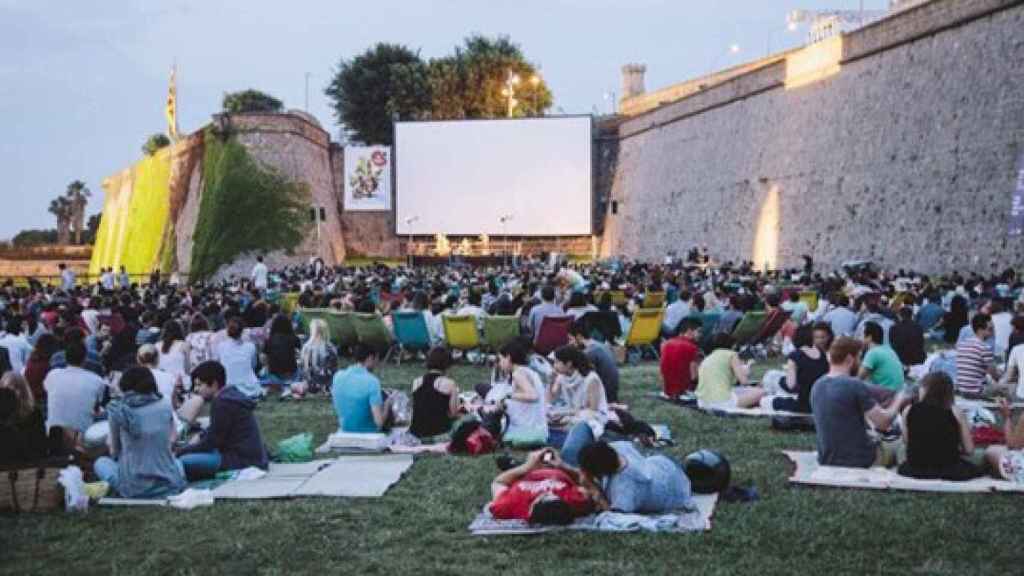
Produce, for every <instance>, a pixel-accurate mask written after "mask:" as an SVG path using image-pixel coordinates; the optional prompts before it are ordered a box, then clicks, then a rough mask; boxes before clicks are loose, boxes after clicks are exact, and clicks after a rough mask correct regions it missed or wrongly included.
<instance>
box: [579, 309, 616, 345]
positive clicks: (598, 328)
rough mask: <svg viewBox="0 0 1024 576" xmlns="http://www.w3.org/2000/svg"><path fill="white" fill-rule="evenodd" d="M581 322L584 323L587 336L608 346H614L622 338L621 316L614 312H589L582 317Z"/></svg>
mask: <svg viewBox="0 0 1024 576" xmlns="http://www.w3.org/2000/svg"><path fill="white" fill-rule="evenodd" d="M579 322H582V323H583V326H584V330H586V331H587V334H589V335H590V336H592V337H596V338H598V339H600V340H601V341H602V342H607V343H608V344H614V343H615V342H616V341H617V340H618V339H619V337H621V336H622V324H620V323H619V314H618V313H617V312H615V311H612V310H598V311H597V312H587V313H586V314H584V315H583V316H580V319H579Z"/></svg>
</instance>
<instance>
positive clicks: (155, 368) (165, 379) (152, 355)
mask: <svg viewBox="0 0 1024 576" xmlns="http://www.w3.org/2000/svg"><path fill="white" fill-rule="evenodd" d="M135 359H136V361H138V363H139V365H140V366H144V367H146V368H149V370H150V372H152V373H153V379H154V380H156V390H157V392H159V393H160V396H162V397H163V398H162V399H161V402H163V403H165V404H167V406H169V407H170V408H171V411H172V412H173V411H174V410H176V409H177V408H178V398H177V394H175V392H176V389H177V387H178V386H179V385H180V384H181V378H180V377H179V376H177V375H175V374H171V373H170V372H168V371H166V370H163V369H161V368H160V366H159V363H160V354H159V352H158V351H157V349H156V346H154V345H153V344H145V345H143V346H140V347H139V351H138V352H137V353H136V355H135Z"/></svg>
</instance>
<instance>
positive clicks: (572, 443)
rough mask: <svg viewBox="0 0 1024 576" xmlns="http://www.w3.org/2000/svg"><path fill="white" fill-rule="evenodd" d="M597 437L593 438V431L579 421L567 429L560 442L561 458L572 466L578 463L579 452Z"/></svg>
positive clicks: (577, 465)
mask: <svg viewBox="0 0 1024 576" xmlns="http://www.w3.org/2000/svg"><path fill="white" fill-rule="evenodd" d="M596 441H597V439H596V438H594V431H593V430H591V429H590V426H587V425H586V423H584V422H579V423H577V424H575V425H574V426H573V427H572V428H570V429H569V434H568V435H566V437H565V442H563V443H562V460H563V461H565V463H566V464H568V465H569V466H573V467H577V468H578V467H579V465H580V452H581V451H582V450H583V449H584V448H586V447H587V446H590V445H591V444H593V443H594V442H596Z"/></svg>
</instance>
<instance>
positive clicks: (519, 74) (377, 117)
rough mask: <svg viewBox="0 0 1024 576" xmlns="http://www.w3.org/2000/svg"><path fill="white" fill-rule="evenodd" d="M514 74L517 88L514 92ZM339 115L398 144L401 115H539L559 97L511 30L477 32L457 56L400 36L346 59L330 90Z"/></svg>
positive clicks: (368, 137)
mask: <svg viewBox="0 0 1024 576" xmlns="http://www.w3.org/2000/svg"><path fill="white" fill-rule="evenodd" d="M510 81H511V82H512V94H511V95H510V94H509V93H508V92H507V89H508V83H509V82H510ZM325 93H326V94H327V96H328V97H329V98H330V99H331V101H332V104H333V108H334V112H335V117H336V119H337V121H338V122H339V123H340V124H343V125H345V126H346V127H347V128H348V129H349V130H350V131H352V132H353V134H354V135H355V137H356V138H358V139H359V140H361V141H363V142H366V143H371V144H391V141H392V128H391V123H392V118H393V117H394V116H397V117H398V118H399V119H401V120H421V119H428V118H433V119H444V120H447V119H457V118H499V117H505V116H507V115H508V108H509V98H510V96H511V98H513V107H512V115H513V116H517V117H522V116H539V115H542V114H543V113H544V111H546V110H547V109H548V108H550V107H551V104H552V96H551V91H550V90H549V89H548V87H547V84H546V83H545V82H544V79H543V78H541V77H540V74H539V73H538V71H537V69H536V67H535V66H534V65H533V64H531V63H530V62H528V61H527V60H526V57H525V56H524V55H523V52H522V50H520V48H519V46H517V45H516V44H514V43H513V42H512V41H511V40H510V39H509V38H508V37H507V36H500V37H498V38H494V39H492V38H488V37H485V36H480V35H474V36H470V37H469V38H466V40H465V42H464V44H463V45H462V46H458V47H456V48H455V50H454V52H453V53H452V54H451V55H450V56H445V57H442V58H436V59H433V60H431V61H430V62H424V61H423V60H422V59H421V58H420V56H419V54H418V53H416V52H413V51H412V50H411V49H409V48H407V47H405V46H401V45H397V44H383V43H382V44H377V45H376V46H374V47H373V48H370V49H369V50H367V51H366V52H365V53H363V54H361V55H359V56H356V57H355V58H353V59H351V60H342V62H341V64H340V66H339V68H338V71H337V72H336V73H335V75H334V78H333V79H332V81H331V83H330V85H328V87H327V89H326V90H325Z"/></svg>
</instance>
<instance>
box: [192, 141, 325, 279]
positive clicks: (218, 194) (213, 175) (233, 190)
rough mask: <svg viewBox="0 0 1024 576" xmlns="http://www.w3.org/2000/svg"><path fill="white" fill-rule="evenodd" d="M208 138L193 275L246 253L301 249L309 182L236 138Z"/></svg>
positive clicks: (205, 274)
mask: <svg viewBox="0 0 1024 576" xmlns="http://www.w3.org/2000/svg"><path fill="white" fill-rule="evenodd" d="M204 142H205V144H204V145H205V149H204V151H203V195H202V200H201V202H200V205H199V216H198V218H197V220H196V227H195V232H194V233H193V236H192V264H191V270H190V271H189V272H190V274H191V277H192V278H193V279H202V278H206V277H208V276H210V275H212V274H213V273H214V272H216V271H217V269H218V268H220V267H221V266H223V265H224V264H228V263H230V262H231V261H232V260H234V259H235V258H236V257H238V256H239V255H241V254H243V253H245V252H251V251H258V252H270V251H274V250H288V251H290V250H293V249H294V248H296V247H297V246H298V245H299V243H300V242H301V241H302V237H303V227H304V225H305V219H306V211H307V210H308V208H309V191H308V188H307V187H306V185H305V184H304V183H300V182H294V181H291V180H289V179H287V178H286V177H285V176H283V175H282V174H280V173H279V172H277V171H275V170H273V169H272V168H268V167H266V166H264V165H262V164H261V163H259V162H258V161H256V160H255V159H254V158H253V157H252V156H250V155H249V153H248V152H247V151H246V149H245V147H244V146H243V145H242V144H240V143H239V142H237V141H236V140H234V139H233V138H227V139H223V138H222V137H221V136H219V135H216V134H213V133H207V134H206V137H205V139H204Z"/></svg>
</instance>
